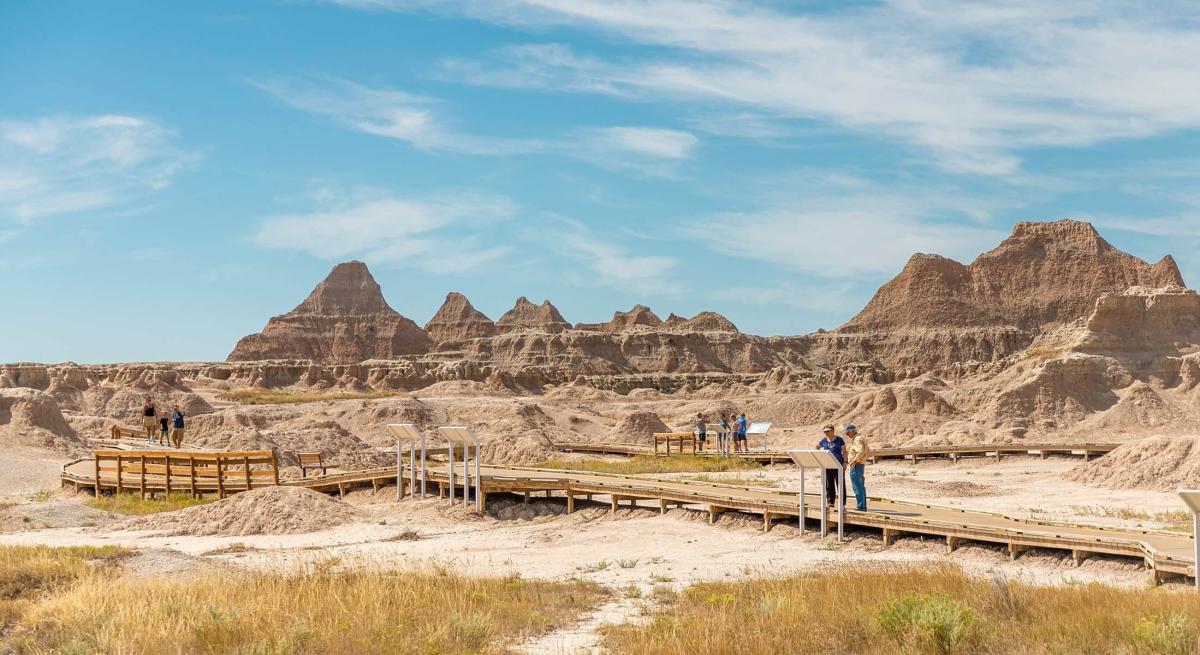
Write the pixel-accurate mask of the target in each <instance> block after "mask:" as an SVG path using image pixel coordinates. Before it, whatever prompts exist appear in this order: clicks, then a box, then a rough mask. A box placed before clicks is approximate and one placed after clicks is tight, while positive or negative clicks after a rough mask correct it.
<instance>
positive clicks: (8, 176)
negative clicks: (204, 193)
mask: <svg viewBox="0 0 1200 655" xmlns="http://www.w3.org/2000/svg"><path fill="white" fill-rule="evenodd" d="M196 158H197V156H196V155H195V154H194V153H189V152H186V151H184V150H182V149H180V148H179V147H178V146H177V145H176V136H175V134H174V132H172V131H171V130H169V129H167V128H165V127H163V126H161V125H159V124H157V123H155V122H154V121H151V120H148V119H145V118H139V117H135V116H124V115H98V116H83V117H78V116H53V117H42V118H37V119H28V120H13V119H0V216H4V215H6V216H7V217H8V218H10V219H13V220H15V221H17V222H18V223H25V224H28V223H31V222H33V221H35V220H37V219H40V218H43V217H48V216H54V215H59V214H72V213H79V212H85V211H91V210H97V209H110V210H120V209H123V208H126V207H128V206H129V205H130V204H131V203H133V202H136V201H138V200H141V199H143V198H144V197H145V196H147V195H148V194H151V193H153V192H155V191H159V190H161V189H163V188H165V187H167V186H168V185H170V184H171V182H172V181H173V179H174V178H175V176H176V175H177V174H178V173H179V171H180V170H181V169H183V168H184V167H185V166H187V165H189V164H190V163H192V162H194V161H195V160H196Z"/></svg>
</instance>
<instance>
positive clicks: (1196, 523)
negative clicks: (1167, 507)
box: [1179, 489, 1200, 591]
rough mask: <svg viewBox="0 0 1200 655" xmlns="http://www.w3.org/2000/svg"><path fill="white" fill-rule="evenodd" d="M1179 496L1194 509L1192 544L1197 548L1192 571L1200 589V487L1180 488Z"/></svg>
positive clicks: (1198, 589)
mask: <svg viewBox="0 0 1200 655" xmlns="http://www.w3.org/2000/svg"><path fill="white" fill-rule="evenodd" d="M1179 497H1180V498H1182V499H1183V502H1185V503H1187V506H1188V508H1189V509H1191V510H1192V546H1193V548H1194V549H1195V551H1194V553H1195V554H1194V557H1195V560H1193V570H1192V573H1193V574H1194V575H1195V576H1196V591H1200V489H1180V490H1179Z"/></svg>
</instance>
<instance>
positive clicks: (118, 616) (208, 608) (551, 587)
mask: <svg viewBox="0 0 1200 655" xmlns="http://www.w3.org/2000/svg"><path fill="white" fill-rule="evenodd" d="M30 550H31V549H30ZM42 550H49V549H42ZM21 551H22V549H20V548H10V549H8V553H7V555H8V556H7V557H4V554H2V553H3V551H0V566H4V569H3V570H0V576H3V575H18V574H20V573H21V565H20V564H19V563H18V564H17V565H16V566H15V567H14V566H11V565H10V560H11V559H12V558H13V557H14V556H15V557H18V558H21V557H25V556H24V555H21ZM25 559H28V558H27V557H25ZM56 559H57V560H62V561H63V562H65V563H66V566H67V569H68V571H69V573H70V575H68V576H54V575H46V576H43V577H45V579H47V580H50V581H52V582H53V584H45V585H42V587H41V588H40V590H38V591H36V592H33V593H31V594H30V597H31V598H33V597H34V596H37V597H38V598H37V599H36V600H32V599H31V600H26V601H24V602H25V603H26V604H27V606H26V607H22V608H19V609H18V610H17V611H14V612H12V613H11V614H9V615H8V622H7V626H8V627H7V629H6V630H5V631H4V632H3V633H0V634H2V635H3V636H0V652H15V653H50V652H53V653H147V654H149V653H210V654H220V653H272V654H280V655H282V654H288V653H305V654H313V655H323V654H331V655H332V654H336V655H351V654H354V653H405V654H422V655H423V654H426V653H447V654H455V653H500V652H505V651H506V648H507V647H508V646H510V645H512V644H513V643H514V642H516V641H518V640H520V639H522V638H524V637H527V636H530V635H536V634H540V633H543V632H545V631H547V630H551V629H553V628H555V627H557V626H559V625H562V624H565V623H567V622H571V621H574V620H576V619H577V618H578V617H579V616H580V615H581V614H582V613H583V612H585V611H588V610H590V609H592V608H593V607H595V606H596V605H597V604H599V603H600V602H601V600H602V599H603V598H604V597H605V596H606V592H604V590H603V589H602V588H601V587H599V586H598V585H596V584H594V583H589V582H584V581H572V582H536V581H526V580H522V579H521V578H519V577H509V578H466V577H460V576H455V575H448V574H446V573H445V572H444V571H432V572H429V573H384V572H380V571H377V570H365V569H364V570H358V569H355V570H349V571H336V570H334V568H333V567H332V566H321V565H318V566H314V567H312V568H310V569H308V570H306V571H304V572H303V573H301V574H298V575H292V576H287V575H280V574H270V573H241V574H239V575H237V576H233V577H222V576H219V575H216V574H212V575H207V576H199V577H193V578H187V579H183V580H171V579H158V580H139V579H133V578H124V577H121V576H120V575H119V574H118V573H116V572H115V571H112V570H109V569H100V568H96V567H93V566H88V565H86V564H82V559H81V558H80V557H78V556H74V555H71V554H67V553H63V554H61V555H58V556H57V558H56ZM23 588H25V587H23Z"/></svg>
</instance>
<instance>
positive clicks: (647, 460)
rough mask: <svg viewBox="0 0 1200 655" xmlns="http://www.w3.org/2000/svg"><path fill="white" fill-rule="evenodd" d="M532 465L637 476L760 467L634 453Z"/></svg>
mask: <svg viewBox="0 0 1200 655" xmlns="http://www.w3.org/2000/svg"><path fill="white" fill-rule="evenodd" d="M535 466H537V467H540V468H549V469H571V470H575V471H593V472H596V473H616V474H622V475H638V474H644V473H721V472H724V471H746V470H750V469H761V468H762V467H761V466H759V465H758V464H756V463H754V462H750V461H746V460H745V459H742V458H739V457H696V456H694V455H672V456H670V457H655V456H653V455H634V456H633V457H630V458H629V459H623V460H611V459H605V460H601V459H597V460H578V461H567V460H561V459H556V460H551V461H548V462H542V463H541V464H536V465H535Z"/></svg>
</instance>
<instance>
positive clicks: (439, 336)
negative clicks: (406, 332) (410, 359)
mask: <svg viewBox="0 0 1200 655" xmlns="http://www.w3.org/2000/svg"><path fill="white" fill-rule="evenodd" d="M425 332H426V333H428V334H429V336H430V337H431V338H432V339H433V340H434V341H438V342H446V341H463V340H466V339H481V338H486V337H491V336H495V335H496V333H497V329H496V324H495V323H493V322H492V319H490V318H488V317H487V316H485V315H484V313H483V312H481V311H479V310H478V309H475V307H474V306H473V305H471V301H470V300H467V297H466V296H464V295H462V294H461V293H458V292H456V291H452V292H450V293H448V294H446V300H445V302H443V303H442V306H441V307H440V308H438V310H437V313H436V314H434V315H433V318H431V319H429V322H428V323H426V324H425Z"/></svg>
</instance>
